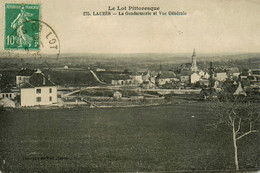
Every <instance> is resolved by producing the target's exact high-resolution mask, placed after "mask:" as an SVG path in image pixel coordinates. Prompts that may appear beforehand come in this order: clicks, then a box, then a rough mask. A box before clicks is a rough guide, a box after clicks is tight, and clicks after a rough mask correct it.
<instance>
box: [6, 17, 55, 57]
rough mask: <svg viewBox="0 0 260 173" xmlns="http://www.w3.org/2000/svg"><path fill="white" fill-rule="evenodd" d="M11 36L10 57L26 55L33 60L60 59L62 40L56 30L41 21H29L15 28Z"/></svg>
mask: <svg viewBox="0 0 260 173" xmlns="http://www.w3.org/2000/svg"><path fill="white" fill-rule="evenodd" d="M13 29H14V30H13V32H12V34H11V35H10V40H9V42H10V44H13V46H12V48H10V49H8V52H9V56H14V57H17V56H19V54H26V56H28V57H32V58H58V57H59V55H60V40H59V37H58V35H57V33H56V32H55V31H54V29H53V28H52V27H51V26H50V25H49V24H47V23H46V22H43V21H41V20H29V21H25V22H23V23H21V24H20V25H17V26H13Z"/></svg>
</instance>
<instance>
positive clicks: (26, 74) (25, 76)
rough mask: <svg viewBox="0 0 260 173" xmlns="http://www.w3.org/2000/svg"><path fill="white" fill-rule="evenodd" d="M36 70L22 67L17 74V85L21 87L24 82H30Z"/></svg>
mask: <svg viewBox="0 0 260 173" xmlns="http://www.w3.org/2000/svg"><path fill="white" fill-rule="evenodd" d="M34 72H35V70H31V69H26V68H22V69H21V70H20V71H19V72H18V73H17V74H16V86H18V87H20V86H22V85H23V84H25V83H27V82H29V78H30V77H31V76H32V75H33V73H34Z"/></svg>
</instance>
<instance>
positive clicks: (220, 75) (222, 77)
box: [213, 72, 228, 81]
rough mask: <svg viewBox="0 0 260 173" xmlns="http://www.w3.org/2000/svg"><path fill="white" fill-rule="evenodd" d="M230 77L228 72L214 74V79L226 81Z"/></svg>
mask: <svg viewBox="0 0 260 173" xmlns="http://www.w3.org/2000/svg"><path fill="white" fill-rule="evenodd" d="M227 78H228V76H227V73H226V72H217V73H215V74H214V77H213V79H215V80H217V81H225V80H226V79H227Z"/></svg>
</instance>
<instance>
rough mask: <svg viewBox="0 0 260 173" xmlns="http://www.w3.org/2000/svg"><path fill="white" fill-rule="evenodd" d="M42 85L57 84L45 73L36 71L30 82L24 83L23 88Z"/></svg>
mask: <svg viewBox="0 0 260 173" xmlns="http://www.w3.org/2000/svg"><path fill="white" fill-rule="evenodd" d="M42 86H55V84H54V83H53V82H52V81H51V80H49V79H48V78H46V77H45V76H44V74H43V73H38V72H35V73H34V74H33V75H32V76H31V77H30V79H29V83H26V84H24V85H23V86H22V87H21V88H34V87H42Z"/></svg>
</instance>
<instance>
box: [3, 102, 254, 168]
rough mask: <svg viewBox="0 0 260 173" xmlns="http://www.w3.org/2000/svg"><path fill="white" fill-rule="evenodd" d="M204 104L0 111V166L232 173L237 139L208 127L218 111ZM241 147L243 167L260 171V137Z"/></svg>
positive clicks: (244, 141)
mask: <svg viewBox="0 0 260 173" xmlns="http://www.w3.org/2000/svg"><path fill="white" fill-rule="evenodd" d="M205 108H206V105H204V104H201V103H192V104H190V105H167V106H154V107H133V108H98V109H96V108H94V109H81V108H77V109H57V110H29V109H16V110H9V111H4V112H1V113H0V130H1V133H0V170H1V171H2V172H119V171H120V172H126V171H128V172H137V171H156V172H157V171H182V170H186V171H194V170H234V163H233V145H232V137H231V136H230V135H228V134H227V133H226V132H225V131H226V129H223V128H222V129H221V130H208V129H207V124H209V123H210V122H211V120H212V112H210V111H209V110H207V109H205ZM193 115H194V116H195V117H194V118H192V116H193ZM238 145H239V153H238V154H239V161H240V167H241V168H242V169H251V168H253V169H257V167H258V169H259V160H258V158H257V156H258V152H259V150H258V148H257V147H258V146H259V145H258V140H257V135H256V134H254V135H250V136H248V137H246V138H244V139H242V140H241V141H239V143H238ZM257 165H258V166H257Z"/></svg>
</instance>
